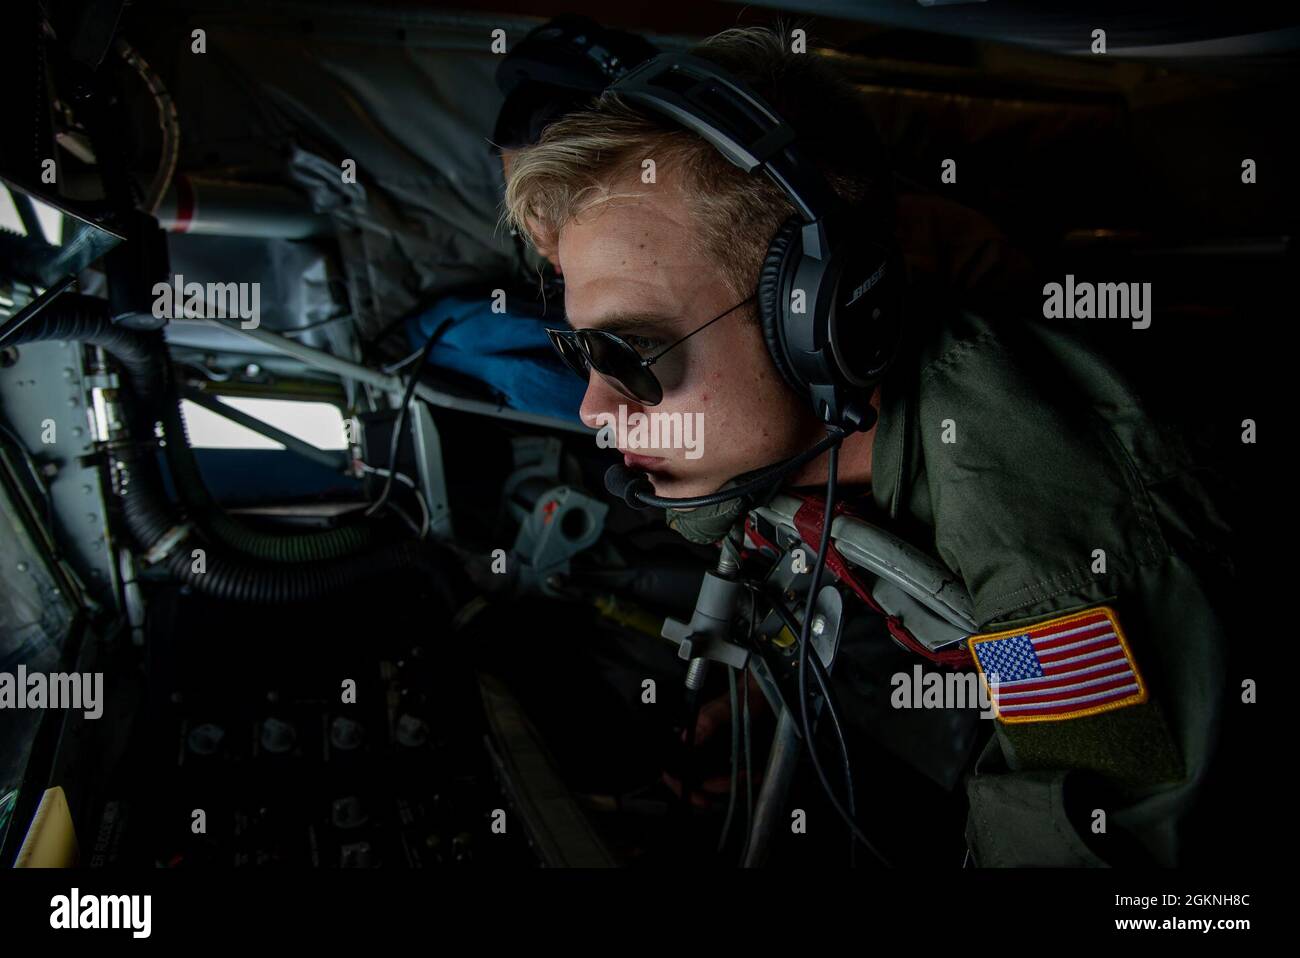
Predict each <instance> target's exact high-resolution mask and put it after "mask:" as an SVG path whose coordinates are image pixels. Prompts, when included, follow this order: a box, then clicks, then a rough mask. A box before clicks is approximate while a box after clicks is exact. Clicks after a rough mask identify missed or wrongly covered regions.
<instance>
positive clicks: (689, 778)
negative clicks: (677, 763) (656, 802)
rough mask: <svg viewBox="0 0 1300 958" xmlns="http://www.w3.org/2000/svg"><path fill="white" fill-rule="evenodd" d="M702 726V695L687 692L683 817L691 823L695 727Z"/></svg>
mask: <svg viewBox="0 0 1300 958" xmlns="http://www.w3.org/2000/svg"><path fill="white" fill-rule="evenodd" d="M699 724H700V693H699V690H697V689H687V690H686V750H685V753H684V757H683V759H682V779H681V781H682V802H681V809H682V815H683V816H684V817H685V818H686V820H687V821H688V822H689V821H690V815H691V788H692V786H693V784H694V772H695V726H697V725H699Z"/></svg>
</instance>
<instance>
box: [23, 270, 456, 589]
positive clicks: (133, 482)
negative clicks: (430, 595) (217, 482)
mask: <svg viewBox="0 0 1300 958" xmlns="http://www.w3.org/2000/svg"><path fill="white" fill-rule="evenodd" d="M58 339H66V340H72V341H76V342H82V343H86V344H90V345H95V346H99V347H101V348H102V349H103V350H104V351H105V352H107V353H108V354H109V355H111V356H112V357H113V358H114V359H115V360H117V362H118V363H119V365H120V366H121V367H122V370H123V372H124V373H125V374H126V379H127V382H126V383H125V386H126V389H125V395H124V397H123V398H124V406H125V409H126V412H127V419H128V423H129V426H130V429H131V435H132V437H133V438H135V439H136V440H140V439H142V438H143V437H144V436H151V435H152V430H153V423H154V422H155V421H158V420H161V421H162V423H163V429H164V436H165V437H166V438H167V439H168V440H169V441H168V443H167V447H168V448H169V450H170V455H169V456H168V464H169V465H170V466H172V469H173V479H174V480H175V484H176V486H177V491H178V492H182V498H183V499H184V498H185V496H184V493H183V490H188V491H189V492H190V494H191V495H192V496H193V498H194V499H195V500H196V502H197V505H198V507H199V510H200V511H205V512H206V515H204V517H203V518H204V519H206V520H207V521H206V522H202V521H201V522H200V523H199V526H200V530H201V531H202V532H203V533H205V534H206V535H207V538H210V539H215V540H218V541H217V542H215V543H211V544H209V543H204V542H198V543H197V544H195V543H194V541H193V536H192V534H191V533H188V532H187V533H186V534H185V535H184V536H180V537H178V541H177V542H176V543H175V544H173V546H172V547H171V549H170V550H169V551H168V553H167V555H166V557H165V559H163V560H162V561H163V564H164V565H165V567H166V568H167V569H168V571H169V572H170V573H171V574H172V575H173V576H174V577H176V578H177V579H180V580H181V581H183V582H186V583H188V584H189V585H190V586H192V587H193V588H195V589H196V590H197V591H200V592H202V593H204V594H207V595H212V596H215V597H217V598H223V599H231V600H235V601H243V602H295V601H305V600H310V599H320V598H325V597H326V596H331V595H337V594H338V593H339V592H340V591H341V590H344V589H346V588H348V587H349V586H351V585H354V584H356V583H358V582H360V581H362V580H368V579H373V578H378V577H381V576H392V575H394V574H397V573H401V572H418V573H421V574H423V575H424V576H425V577H426V578H427V579H428V580H429V581H430V582H431V583H432V584H433V585H434V587H435V588H436V589H437V590H438V593H439V597H440V598H441V599H442V600H443V601H444V603H446V604H447V605H448V606H449V607H451V608H454V607H455V603H456V595H455V590H454V589H453V588H452V587H451V585H450V583H451V582H453V581H456V578H455V576H456V570H455V566H454V565H453V564H452V563H451V562H449V561H448V559H447V558H446V557H445V556H444V555H442V554H440V553H435V552H433V551H432V550H429V549H428V548H426V547H423V546H421V545H420V544H417V543H414V542H397V543H392V544H388V545H384V546H381V547H379V548H374V549H371V550H370V551H368V552H365V553H361V554H353V555H348V554H346V553H347V552H348V551H350V550H356V549H359V548H363V547H365V546H366V545H368V544H369V543H370V541H371V536H372V535H373V533H371V532H369V531H365V532H360V530H358V532H360V534H359V535H358V534H355V533H354V534H352V535H349V536H340V535H337V533H353V530H352V529H337V530H329V532H327V533H314V534H310V535H290V536H285V537H277V536H275V535H273V534H266V533H261V532H255V531H253V530H249V529H245V528H244V527H242V526H239V524H238V523H235V522H234V521H233V520H231V519H229V518H228V517H225V516H223V515H221V514H220V513H219V511H206V510H204V507H205V506H207V507H208V508H209V509H211V510H215V509H216V504H215V502H214V501H213V500H212V497H211V495H210V493H208V491H207V489H206V487H204V486H203V484H202V477H201V476H200V474H199V471H198V468H197V464H196V463H195V462H194V459H193V455H192V450H190V449H189V444H188V441H187V437H186V435H185V431H184V422H183V419H182V417H181V414H180V406H179V403H178V401H177V400H176V399H175V396H174V395H173V394H172V393H171V390H170V389H169V382H170V381H169V377H168V374H167V370H168V368H169V367H168V362H167V357H166V352H165V345H164V343H163V339H162V334H161V333H160V332H142V331H139V330H131V329H125V328H122V327H118V326H114V325H113V324H112V322H111V321H110V319H109V315H108V305H107V303H106V302H104V301H103V300H98V299H94V298H92V297H87V296H71V295H68V296H64V297H61V298H60V299H59V300H58V301H56V302H54V303H52V304H50V306H48V307H47V308H46V309H45V311H44V312H43V313H41V314H40V315H39V316H37V317H35V318H34V319H33V320H32V321H31V322H29V323H28V324H27V325H26V326H24V327H23V328H22V329H21V330H19V331H18V332H17V333H16V334H15V335H14V336H13V338H11V339H10V340H9V341H8V343H7V345H21V344H23V343H31V342H40V341H47V340H58ZM117 455H118V461H119V468H120V472H119V480H120V483H121V490H122V514H123V518H124V520H125V522H126V525H127V528H128V529H129V530H130V532H131V535H132V537H133V538H134V539H135V540H136V543H137V545H138V547H139V549H140V550H141V551H142V552H143V553H146V554H147V553H149V552H151V551H153V550H154V548H155V547H156V546H157V545H158V544H159V543H160V542H161V541H162V540H163V538H164V537H165V536H167V535H168V534H170V533H172V531H173V530H175V529H178V528H181V527H183V520H182V519H181V518H180V517H179V516H177V515H176V514H175V511H174V509H173V508H172V506H171V504H170V503H169V502H168V501H167V498H166V496H165V495H164V493H163V486H162V476H161V471H160V470H159V468H158V462H157V459H156V458H155V456H154V455H153V453H152V451H150V450H148V449H147V448H142V446H141V445H138V444H137V445H128V446H126V447H124V448H122V449H121V450H119V451H118V453H117ZM214 516H220V518H218V519H217V520H216V522H215V523H214V522H213V521H212V520H213V517H214ZM218 530H220V531H218ZM221 533H225V534H226V535H230V536H232V537H233V538H234V539H235V540H236V541H235V542H234V543H225V542H222V541H221V540H220V539H219V536H220V534H221ZM276 540H281V541H282V542H283V544H282V545H281V544H277V541H276ZM321 543H325V545H322V544H321ZM240 544H242V545H243V549H242V551H245V552H250V553H252V555H253V558H244V557H239V556H232V555H229V554H227V553H226V552H225V551H224V550H223V549H222V545H230V546H232V547H236V548H238V546H239V545H240ZM195 548H200V549H202V550H203V557H202V568H203V570H204V571H202V572H197V571H195V566H196V564H197V563H196V559H195V557H194V556H193V551H194V549H195ZM259 553H260V554H259ZM268 560H270V561H268Z"/></svg>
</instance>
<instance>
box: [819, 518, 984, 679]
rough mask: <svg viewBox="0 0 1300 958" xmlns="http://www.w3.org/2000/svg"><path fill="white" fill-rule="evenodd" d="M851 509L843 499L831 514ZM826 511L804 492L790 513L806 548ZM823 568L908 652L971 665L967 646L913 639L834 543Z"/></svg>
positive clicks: (944, 662) (958, 665) (953, 665)
mask: <svg viewBox="0 0 1300 958" xmlns="http://www.w3.org/2000/svg"><path fill="white" fill-rule="evenodd" d="M844 513H849V514H850V515H852V514H853V513H852V511H851V510H850V509H849V507H848V503H846V502H837V503H836V504H835V513H834V514H835V515H837V516H838V515H841V514H844ZM825 515H826V499H825V498H824V497H822V496H805V497H804V501H803V504H802V505H801V506H799V510H798V511H797V512H796V513H795V514H794V526H795V528H796V529H797V530H799V537H800V538H801V539H803V541H804V544H805V545H807V546H808V547H809V548H814V547H816V546H819V545H821V541H822V526H823V521H824V519H825ZM826 568H828V569H830V570H831V572H832V573H833V574H834V575H835V577H836V578H837V579H839V580H840V581H841V582H843V583H845V584H846V585H847V586H848V587H849V588H850V589H852V590H853V592H854V593H855V594H856V595H857V597H858V598H859V599H861V600H862V601H863V602H864V603H866V605H867V607H868V608H870V609H872V610H873V611H875V612H877V613H879V614H880V615H882V616H884V619H885V627H886V628H888V629H889V634H890V635H892V636H893V637H894V640H895V641H896V642H897V643H898V644H899V645H901V646H902V647H903V648H905V649H907V650H908V651H909V652H915V653H916V654H917V655H919V656H922V657H923V658H926V659H929V660H930V661H931V662H934V663H936V664H938V665H945V666H948V667H949V668H953V669H968V668H971V666H972V665H973V661H972V659H971V653H970V650H969V649H952V650H950V651H947V652H932V651H930V650H929V649H927V648H926V647H925V646H924V645H922V644H921V643H920V642H919V641H917V639H916V637H915V636H913V635H912V633H911V632H909V631H908V630H907V627H906V626H904V625H903V622H902V620H901V619H899V617H898V616H896V615H890V614H889V613H887V612H886V611H885V610H884V609H882V608H881V607H880V603H878V602H877V601H876V600H875V597H874V596H872V594H871V593H870V592H869V591H868V590H867V588H866V586H864V585H863V584H862V582H861V580H860V579H858V577H857V576H856V575H855V574H854V573H853V570H852V569H851V568H849V564H848V563H847V562H845V561H844V557H843V556H841V555H840V553H839V550H838V549H836V548H835V543H834V542H831V543H829V546H828V548H827V549H826Z"/></svg>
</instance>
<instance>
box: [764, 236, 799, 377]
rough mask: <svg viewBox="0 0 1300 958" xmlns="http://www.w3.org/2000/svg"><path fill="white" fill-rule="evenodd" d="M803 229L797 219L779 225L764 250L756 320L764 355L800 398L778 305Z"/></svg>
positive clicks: (780, 304)
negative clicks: (791, 257)
mask: <svg viewBox="0 0 1300 958" xmlns="http://www.w3.org/2000/svg"><path fill="white" fill-rule="evenodd" d="M802 227H803V223H802V222H801V221H800V220H799V217H797V216H792V217H790V218H789V219H788V220H786V221H785V222H784V223H782V224H781V227H780V229H778V230H777V231H776V235H775V236H773V237H772V242H771V243H770V244H769V245H768V247H767V256H766V257H764V259H763V267H762V269H760V270H759V272H758V318H759V323H760V324H761V325H762V327H763V339H764V340H765V341H766V342H767V352H768V354H769V355H770V356H771V357H772V363H773V364H774V365H775V366H776V368H777V371H778V372H780V374H781V378H782V379H784V380H785V381H786V382H787V383H789V384H790V388H791V389H793V390H794V391H795V392H797V393H799V394H800V395H801V396H802V395H804V393H805V389H806V387H805V384H803V383H801V382H800V381H799V377H798V376H796V375H795V373H794V370H793V369H792V368H791V366H790V363H789V361H788V360H787V359H786V355H785V342H784V336H783V333H782V326H783V324H784V316H785V304H784V303H782V302H781V277H782V275H784V273H785V270H786V264H787V261H788V260H789V258H790V251H791V248H792V247H794V246H795V245H797V243H798V241H799V231H800V229H801V228H802Z"/></svg>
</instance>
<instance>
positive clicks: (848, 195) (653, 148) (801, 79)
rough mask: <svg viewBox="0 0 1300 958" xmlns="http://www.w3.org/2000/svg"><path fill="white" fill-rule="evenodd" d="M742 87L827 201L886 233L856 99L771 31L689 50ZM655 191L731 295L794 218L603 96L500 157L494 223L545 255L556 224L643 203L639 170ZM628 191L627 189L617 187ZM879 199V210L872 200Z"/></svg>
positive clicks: (684, 138) (746, 289) (702, 149)
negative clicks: (681, 201)
mask: <svg viewBox="0 0 1300 958" xmlns="http://www.w3.org/2000/svg"><path fill="white" fill-rule="evenodd" d="M691 53H692V54H694V55H696V56H700V57H704V58H707V59H710V60H713V61H714V62H715V63H718V64H720V65H721V66H722V67H724V68H725V69H727V70H728V71H729V72H730V73H732V74H733V75H734V76H736V77H737V78H739V79H740V80H742V81H743V82H745V83H747V84H748V85H749V86H750V87H752V88H753V89H754V90H755V91H756V92H757V93H758V94H759V95H760V96H761V97H763V98H764V99H765V100H767V101H768V102H769V103H770V104H771V105H772V106H773V107H774V108H775V109H776V110H777V111H778V112H779V113H780V114H781V115H782V117H784V118H785V119H786V121H787V122H789V123H790V124H791V126H793V127H794V128H795V130H796V132H797V133H798V135H799V144H800V149H801V150H804V151H805V153H806V154H807V155H808V156H810V158H811V159H812V160H813V162H814V163H816V164H817V166H818V167H819V168H820V169H821V171H822V173H823V175H824V176H825V177H826V179H827V181H828V182H829V183H830V186H831V188H832V190H834V192H835V193H836V194H837V198H838V199H839V200H840V201H841V202H842V203H845V204H849V205H852V206H854V207H858V208H861V209H862V210H863V215H865V216H867V217H868V218H870V219H872V220H874V221H875V222H874V223H872V224H871V228H872V229H873V230H874V229H877V228H881V229H888V228H889V226H888V224H887V223H886V222H885V221H886V220H887V213H886V210H887V209H888V205H887V204H886V203H884V202H883V199H884V196H885V194H886V193H887V188H886V186H885V183H886V180H887V177H886V176H885V175H884V174H883V152H882V151H881V149H880V147H879V143H878V142H877V141H876V139H875V133H874V130H873V129H872V127H871V123H870V120H869V119H868V118H867V116H866V114H865V111H864V109H863V107H862V103H861V101H860V99H859V97H858V95H857V94H856V93H855V92H854V91H853V90H852V88H851V87H849V86H848V84H847V83H845V82H844V81H842V80H840V79H839V78H838V77H837V76H835V75H833V74H832V73H831V72H830V71H829V69H828V68H827V66H826V64H825V63H824V61H823V60H822V58H820V57H818V56H817V55H816V54H812V53H792V52H790V51H788V50H787V49H786V47H785V41H784V40H783V39H782V34H780V33H777V32H776V31H774V30H769V29H764V28H752V27H751V28H743V29H741V28H737V29H732V30H725V31H723V32H722V33H719V34H717V35H715V36H713V37H710V38H709V39H708V40H706V41H704V42H703V43H702V44H700V45H699V46H697V47H695V48H694V49H692V50H691ZM646 159H653V160H654V163H655V180H656V182H660V181H662V182H669V183H672V184H673V185H674V186H676V187H677V188H679V189H681V190H682V191H683V192H684V194H685V196H686V198H687V200H688V202H689V204H690V207H691V212H692V215H693V220H694V226H695V229H694V230H693V231H692V233H691V236H690V238H689V240H688V242H689V244H690V248H691V251H692V252H693V253H694V254H695V255H697V256H704V257H708V258H709V259H711V260H712V261H713V262H714V263H716V264H717V266H718V268H719V269H720V271H721V272H722V275H723V278H724V280H725V282H726V283H727V285H728V287H730V289H731V292H732V293H733V294H734V295H735V296H737V297H744V296H747V295H749V293H751V292H752V291H753V289H754V286H755V284H756V283H757V280H758V272H759V268H760V267H761V265H762V259H763V255H764V252H765V251H766V249H767V245H768V243H769V242H770V240H771V237H772V235H773V234H774V233H775V232H776V230H777V228H778V227H779V226H780V225H781V223H782V222H784V221H785V220H786V219H787V218H788V217H789V216H791V215H792V214H793V213H794V212H795V210H794V206H793V204H792V203H791V202H790V200H789V199H788V198H787V196H786V195H785V193H784V192H783V191H782V190H781V189H780V188H779V187H778V186H776V184H775V183H773V182H772V181H771V180H770V179H768V177H766V176H764V175H761V174H756V175H749V174H746V173H744V172H743V171H741V170H740V169H739V168H737V167H736V166H734V165H732V164H731V163H730V162H728V161H727V160H726V159H725V158H724V157H723V156H722V154H720V153H719V152H718V151H717V150H716V149H714V148H713V147H712V146H711V145H710V144H709V143H707V142H706V141H705V140H704V139H702V138H701V137H699V136H697V135H696V134H694V133H691V132H688V131H686V130H683V129H681V128H680V127H675V126H673V125H671V124H670V123H668V122H667V121H665V120H661V119H659V118H656V117H652V116H649V115H647V114H645V113H641V112H639V111H638V110H637V109H635V108H633V107H632V106H630V105H628V103H626V102H625V101H624V100H622V99H621V98H620V97H619V96H618V95H617V94H615V93H610V92H608V91H607V92H605V93H603V94H601V95H600V96H599V97H598V98H596V99H595V100H593V102H592V104H591V105H590V106H589V107H588V108H587V109H585V110H581V111H578V112H576V113H571V114H569V115H568V116H565V117H563V118H561V119H559V120H557V121H556V122H554V123H552V124H550V125H549V126H548V127H547V128H546V129H545V130H544V131H543V133H542V136H541V139H540V141H539V142H538V143H536V144H535V145H533V146H528V147H523V148H521V149H519V150H518V151H516V152H514V154H513V155H512V158H511V164H510V175H509V177H508V180H507V183H506V194H505V203H504V213H503V216H504V218H505V219H506V221H507V222H508V223H509V224H510V225H511V226H512V227H514V228H515V229H517V230H519V231H520V232H521V233H522V234H523V235H524V236H526V237H527V238H528V239H529V241H530V242H532V243H533V245H534V246H536V247H537V248H538V249H541V250H544V251H546V250H553V249H554V248H555V246H556V245H557V243H558V240H559V233H560V230H561V228H562V227H564V226H565V225H566V224H568V223H569V222H571V221H573V220H574V219H575V218H577V217H578V216H580V215H581V214H582V213H584V212H586V211H588V210H590V209H592V208H593V207H596V206H599V205H600V204H602V203H605V202H608V201H609V200H610V199H613V198H615V197H622V196H630V195H644V194H646V193H648V192H649V191H651V190H654V189H655V188H656V186H655V185H653V184H642V183H641V170H642V162H643V161H644V160H646ZM633 184H635V186H636V188H635V189H631V190H629V189H627V187H628V186H632V185H633ZM877 201H880V202H877Z"/></svg>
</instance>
